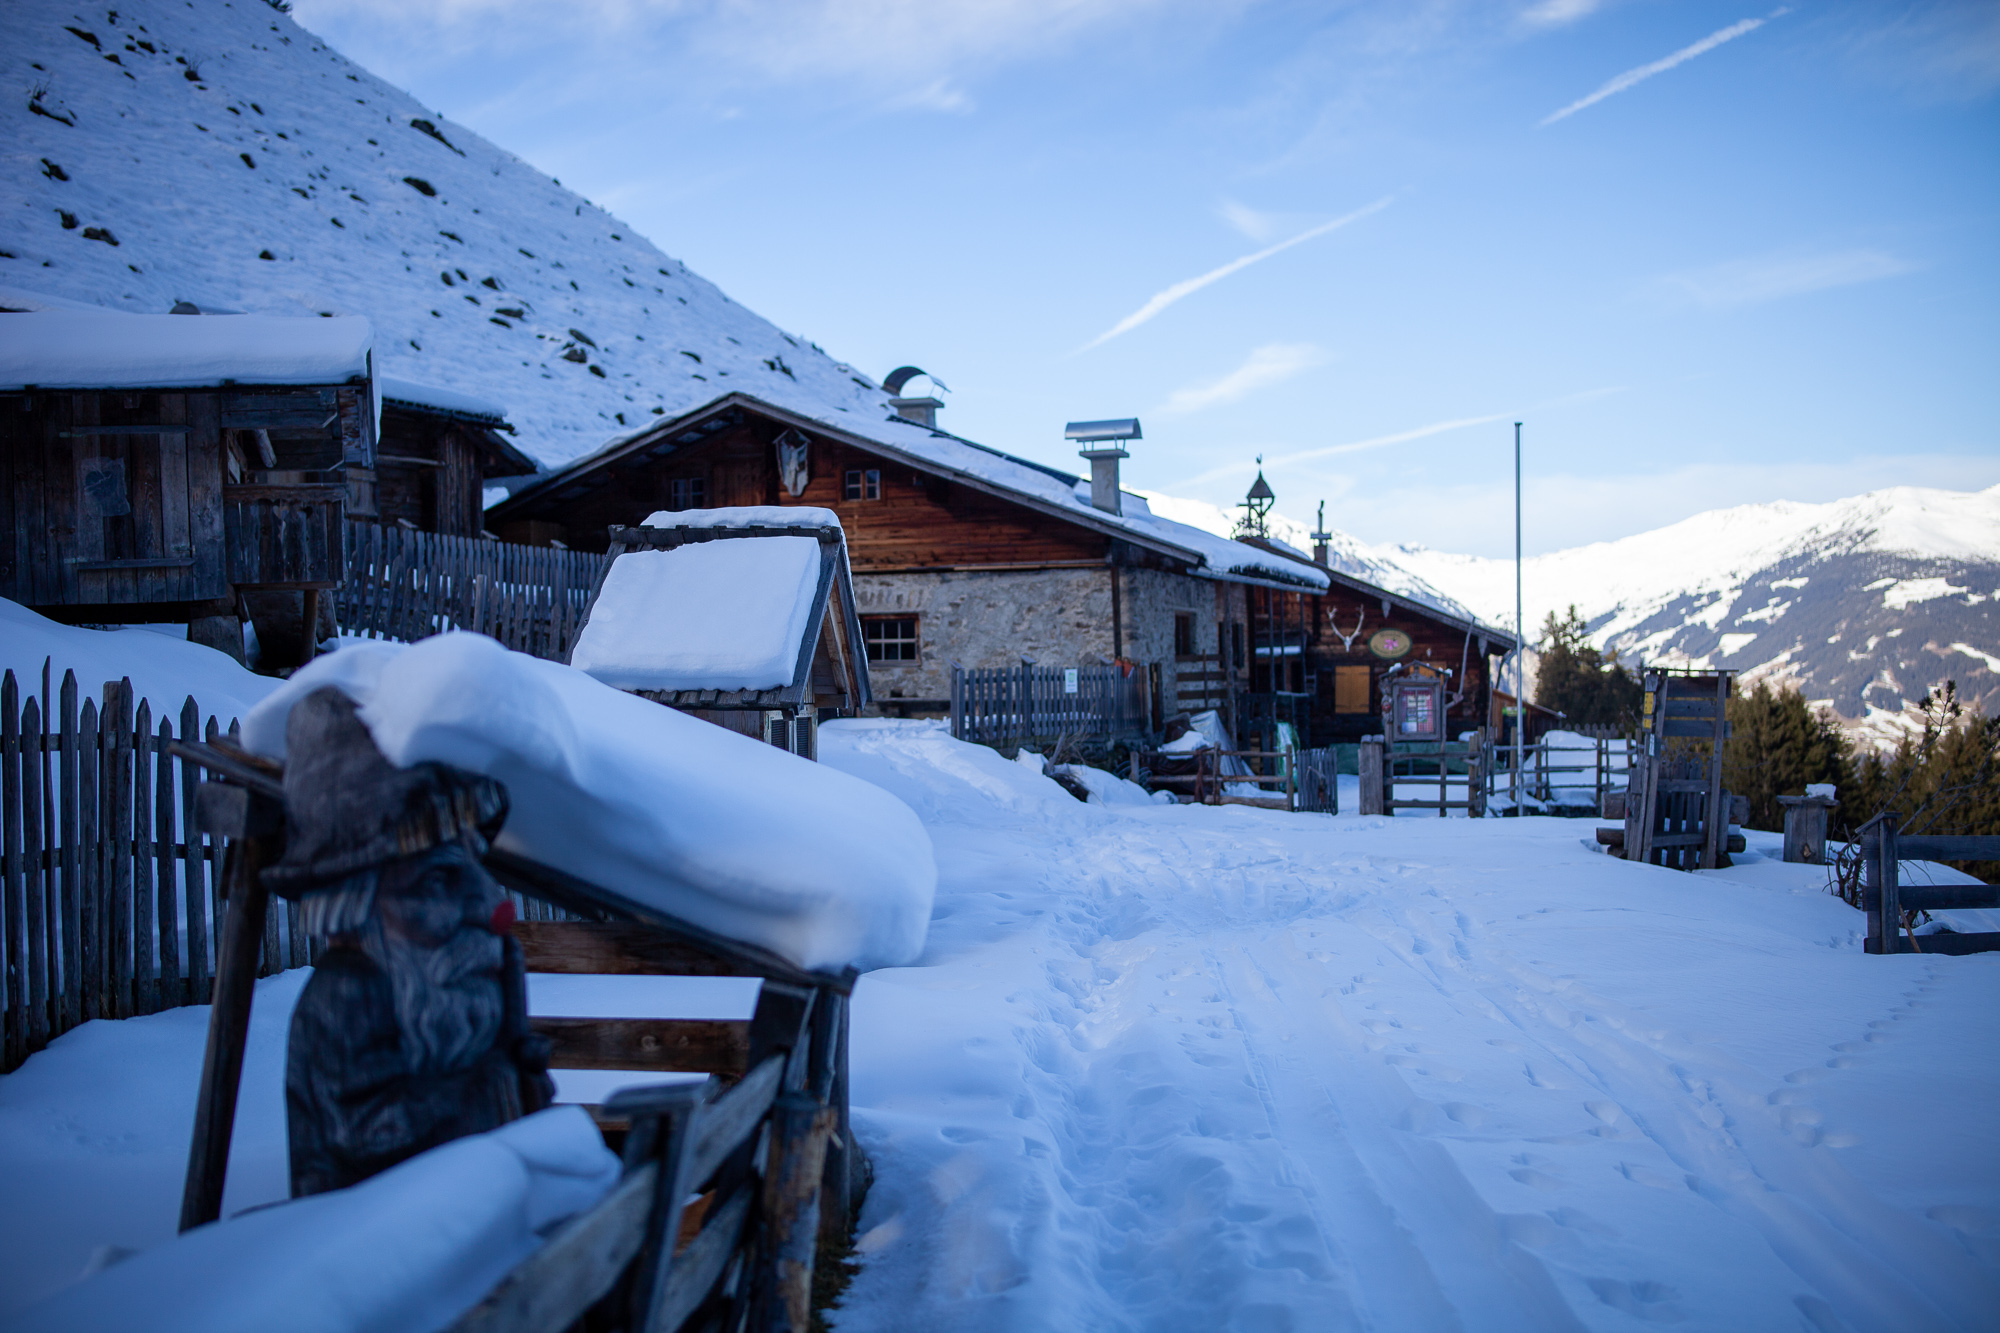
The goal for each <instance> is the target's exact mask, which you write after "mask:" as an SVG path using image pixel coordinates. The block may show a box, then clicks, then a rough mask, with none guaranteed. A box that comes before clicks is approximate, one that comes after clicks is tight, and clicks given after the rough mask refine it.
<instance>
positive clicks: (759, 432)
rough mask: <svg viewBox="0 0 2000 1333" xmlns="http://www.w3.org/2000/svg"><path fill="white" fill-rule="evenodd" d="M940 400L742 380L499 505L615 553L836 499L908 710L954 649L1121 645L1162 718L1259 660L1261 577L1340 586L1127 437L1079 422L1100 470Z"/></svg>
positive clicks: (944, 699) (862, 601)
mask: <svg viewBox="0 0 2000 1333" xmlns="http://www.w3.org/2000/svg"><path fill="white" fill-rule="evenodd" d="M911 404H914V405H915V406H911ZM937 406H938V404H937V401H936V400H935V399H922V400H917V399H896V400H893V402H890V403H887V404H885V407H884V415H883V417H881V418H876V419H872V420H869V419H863V418H861V416H860V414H858V413H857V414H849V413H846V412H826V413H825V414H824V415H813V414H811V413H809V412H807V411H805V410H801V409H799V408H796V407H788V406H785V405H781V404H777V403H773V402H770V401H766V400H764V399H760V398H756V397H752V396H751V395H748V394H744V393H732V394H728V395H725V396H723V397H720V398H717V399H715V400H714V401H712V402H709V403H707V404H705V405H703V406H702V407H700V408H697V409H695V410H693V411H690V412H687V413H685V414H683V415H681V416H678V417H673V418H669V419H664V420H662V421H660V422H658V423H656V424H654V425H652V426H649V427H647V428H646V429H644V430H641V431H637V432H634V433H633V434H630V435H628V436H625V437H623V438H622V439H619V440H617V441H615V442H613V443H612V444H611V445H609V446H607V447H606V448H604V449H602V450H600V451H598V452H597V453H596V454H593V455H590V456H588V457H586V458H583V459H580V460H578V461H577V462H576V463H573V464H571V465H570V466H568V467H565V468H562V469H560V470H558V471H555V472H552V473H550V474H548V475H546V476H543V477H540V478H537V479H536V480H534V481H532V482H530V483H528V484H527V485H526V486H523V487H522V488H520V489H518V490H516V491H515V492H514V494H513V495H512V496H511V497H509V498H508V499H507V500H505V501H503V502H502V503H500V504H499V505H496V506H495V507H494V508H493V509H491V510H489V511H488V512H487V523H488V526H489V527H491V528H492V529H493V530H494V531H496V532H498V533H499V534H500V535H501V536H502V537H503V538H506V539H508V540H512V541H519V542H529V543H536V544H546V543H548V542H551V541H560V542H562V543H565V544H567V545H569V546H571V547H574V548H578V549H582V550H591V551H603V550H606V549H608V547H609V545H610V543H611V542H612V540H613V533H614V532H617V531H619V530H625V531H627V532H629V530H630V529H631V527H632V526H633V525H635V524H638V523H639V522H640V521H641V520H642V519H645V518H646V516H647V515H649V514H652V513H654V512H655V511H658V510H665V511H668V512H669V514H673V513H690V512H692V511H697V510H703V509H710V508H717V507H737V506H769V507H773V508H780V509H782V508H786V507H793V506H810V507H814V508H818V509H823V510H827V511H830V512H831V513H832V514H833V515H835V516H836V517H837V519H838V521H839V524H840V526H841V527H842V529H844V531H845V534H846V543H847V554H848V559H849V561H850V562H851V565H852V569H853V587H854V596H855V600H856V604H857V619H858V623H859V631H860V636H861V643H862V648H863V655H864V657H865V660H866V663H867V667H868V670H869V672H870V676H871V680H872V682H873V685H872V688H873V695H874V705H875V707H876V708H877V709H879V710H881V711H882V712H885V713H889V714H892V715H903V716H942V715H944V714H945V713H947V711H948V709H949V700H950V683H951V671H952V668H953V666H954V665H958V666H961V667H964V668H998V667H1016V668H1018V667H1019V666H1020V665H1021V664H1022V661H1023V659H1029V660H1032V661H1036V662H1039V663H1041V664H1043V665H1044V666H1072V665H1078V666H1080V665H1095V664H1102V663H1110V662H1114V661H1122V662H1126V663H1137V664H1142V665H1143V666H1145V668H1146V669H1147V670H1148V672H1149V674H1150V681H1149V693H1150V695H1151V697H1152V700H1153V707H1152V709H1151V712H1152V718H1151V721H1152V723H1153V725H1154V726H1155V727H1157V726H1158V725H1160V723H1161V722H1163V721H1164V719H1165V718H1166V717H1168V716H1170V715H1172V714H1174V713H1176V712H1180V711H1184V710H1186V709H1191V708H1199V707H1201V706H1204V705H1205V704H1214V703H1218V702H1226V700H1227V699H1228V698H1229V696H1230V693H1231V692H1232V690H1234V689H1236V688H1239V687H1240V685H1241V683H1242V681H1243V679H1244V677H1245V670H1244V659H1243V658H1242V656H1241V653H1240V651H1238V652H1237V653H1236V654H1235V655H1234V656H1232V655H1231V654H1230V652H1229V651H1228V649H1229V646H1230V645H1232V644H1234V645H1239V648H1240V645H1242V644H1243V643H1245V642H1246V641H1247V636H1248V632H1249V625H1248V617H1249V601H1248V596H1249V594H1250V593H1251V591H1252V590H1257V589H1271V590H1278V591H1282V592H1304V593H1318V592H1320V591H1322V590H1323V589H1324V588H1325V587H1326V586H1327V577H1326V574H1325V572H1324V571H1322V570H1320V569H1317V568H1316V567H1314V566H1313V565H1312V564H1311V563H1310V562H1308V561H1304V560H1302V559H1294V558H1288V557H1285V556H1279V555H1273V554H1271V553H1270V552H1267V551H1263V550H1259V549H1256V548H1253V547H1251V546H1247V545H1245V544H1243V543H1240V542H1233V541H1229V540H1227V539H1224V538H1220V537H1216V536H1214V535H1213V534H1210V533H1207V532H1203V531H1200V530H1198V529H1195V528H1192V527H1188V526H1187V525H1184V524H1180V523H1173V522H1170V521H1168V520H1165V519H1162V518H1160V517H1158V516H1156V515H1154V514H1152V513H1151V511H1150V510H1149V509H1148V508H1147V506H1146V503H1145V501H1144V500H1143V499H1141V498H1140V497H1138V496H1135V495H1131V494H1129V493H1126V492H1123V491H1122V490H1121V489H1120V488H1119V486H1118V484H1117V466H1116V465H1117V460H1118V459H1121V458H1123V457H1125V453H1124V451H1123V449H1122V448H1121V447H1118V445H1119V442H1118V441H1117V440H1110V441H1099V440H1093V439H1088V438H1084V437H1082V436H1077V435H1075V433H1074V432H1072V435H1073V438H1078V439H1079V441H1080V442H1081V443H1083V444H1084V445H1085V446H1086V447H1085V450H1084V457H1085V458H1086V459H1088V460H1090V462H1091V466H1092V473H1093V476H1092V478H1090V479H1088V480H1086V479H1085V478H1083V477H1079V476H1076V475H1073V474H1071V473H1068V472H1064V471H1062V470H1060V469H1057V468H1053V467H1049V466H1047V465H1045V464H1041V463H1036V462H1031V461H1029V460H1026V459H1021V458H1016V457H1013V456H1011V455H1008V454H1005V453H1002V452H1000V451H998V450H995V449H991V448H987V447H986V446H983V445H979V444H976V443H974V442H972V441H969V440H965V439H961V438H960V437H958V436H954V435H951V434H949V433H947V432H944V431H942V430H939V429H937V428H936V427H935V425H934V424H932V422H934V420H935V415H934V414H935V412H936V409H937ZM892 412H894V413H896V415H891V414H890V413H892ZM904 412H913V413H915V414H916V416H914V417H913V416H906V415H901V413H904ZM830 417H837V418H839V419H837V420H831V419H828V418H830ZM850 417H852V419H849V418H850ZM919 418H922V419H919ZM1077 424H1078V425H1103V424H1106V423H1077ZM1131 424H1132V426H1133V428H1134V430H1135V431H1136V423H1131ZM1126 438H1130V437H1126ZM1107 443H1108V444H1109V445H1110V447H1108V448H1107V447H1103V446H1105V445H1106V444H1107Z"/></svg>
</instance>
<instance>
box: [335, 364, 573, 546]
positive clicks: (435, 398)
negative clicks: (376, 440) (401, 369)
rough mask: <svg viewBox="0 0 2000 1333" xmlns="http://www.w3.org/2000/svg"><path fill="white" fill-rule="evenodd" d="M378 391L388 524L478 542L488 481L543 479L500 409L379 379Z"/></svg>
mask: <svg viewBox="0 0 2000 1333" xmlns="http://www.w3.org/2000/svg"><path fill="white" fill-rule="evenodd" d="M375 390H376V393H377V395H378V396H379V397H380V398H381V402H382V444H381V448H380V450H379V451H378V453H377V455H376V464H375V487H376V503H377V508H378V509H379V511H380V519H381V521H382V522H384V523H396V524H403V525H406V526H409V527H414V528H418V529H420V530H421V531H424V532H438V533H443V534H445V535H446V536H450V537H477V536H478V535H479V534H480V532H481V531H482V530H483V529H484V527H485V509H486V495H485V492H486V483H487V481H488V480H489V479H491V478H494V477H525V476H530V475H532V474H533V473H534V472H535V470H536V468H535V461H534V460H533V459H531V458H529V457H528V456H527V455H526V454H524V453H522V452H521V451H520V450H519V449H517V448H515V447H514V446H513V444H512V443H510V442H509V441H508V440H507V438H506V436H507V434H508V433H511V432H512V431H513V429H514V428H513V427H512V426H510V425H508V424H507V410H506V409H505V408H504V407H502V406H500V405H499V404H497V403H490V402H487V401H486V400H484V399H481V398H477V397H475V396H473V395H471V394H466V393H460V392H459V391H457V390H455V389H447V388H443V387H440V386H438V385H432V384H421V383H418V382H416V381H414V380H404V379H396V378H394V377H391V376H387V375H383V376H379V377H377V379H376V381H375Z"/></svg>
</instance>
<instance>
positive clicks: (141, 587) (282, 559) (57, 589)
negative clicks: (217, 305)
mask: <svg viewBox="0 0 2000 1333" xmlns="http://www.w3.org/2000/svg"><path fill="white" fill-rule="evenodd" d="M370 344H371V334H370V331H369V326H368V323H367V321H366V320H363V319H356V318H338V319H285V318H276V317H269V316H258V315H231V316H200V315H193V316H190V315H128V314H119V313H114V312H104V313H96V312H89V313H85V312H78V311H44V312H35V313H10V314H0V528H4V531H5V532H6V534H7V541H6V542H5V544H4V545H0V596H4V597H7V598H10V599H12V600H14V601H16V602H19V603H21V604H23V605H25V606H29V607H32V608H34V609H35V610H36V611H39V612H41V613H42V614H44V615H46V616H49V617H50V618H51V619H55V620H61V621H65V622H68V623H72V624H132V623H156V624H165V623H175V622H185V623H187V624H188V626H189V637H190V638H191V639H194V640H195V641H197V642H202V643H207V644H209V645H210V646H212V647H215V648H219V649H222V650H223V651H225V652H229V653H231V654H232V655H234V656H237V657H239V658H240V657H241V655H242V651H243V638H242V620H241V617H245V616H247V617H248V618H250V619H252V620H253V621H254V622H255V624H256V627H257V631H258V636H259V639H260V641H261V643H262V644H263V646H264V649H265V651H266V657H267V661H268V660H270V659H272V658H275V659H277V660H278V661H279V662H280V664H282V663H283V662H285V661H289V660H303V658H304V657H306V656H309V655H310V652H311V644H312V642H313V637H314V636H313V635H311V634H309V633H307V627H308V626H309V625H312V624H314V623H316V619H317V613H316V604H317V601H318V593H319V592H320V591H322V590H324V589H328V588H332V587H334V586H336V585H337V584H338V583H339V582H340V580H341V577H342V539H343V528H342V521H343V519H344V518H345V517H347V516H348V515H358V516H363V517H373V516H374V514H375V512H376V509H375V475H374V467H375V461H376V460H375V454H376V435H375V431H376V426H375V411H374V404H373V402H372V390H371V378H372V375H371V372H372V353H371V350H370Z"/></svg>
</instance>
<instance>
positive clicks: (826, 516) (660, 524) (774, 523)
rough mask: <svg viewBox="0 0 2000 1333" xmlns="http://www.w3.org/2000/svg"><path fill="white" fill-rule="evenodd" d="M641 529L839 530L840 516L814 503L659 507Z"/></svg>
mask: <svg viewBox="0 0 2000 1333" xmlns="http://www.w3.org/2000/svg"><path fill="white" fill-rule="evenodd" d="M639 526H640V527H642V528H732V529H733V528H819V529H822V530H824V531H831V532H840V531H841V526H840V515H838V514H836V513H834V512H833V511H832V510H831V509H822V508H820V507H819V506H818V505H734V506H731V507H728V508H723V509H680V510H671V509H662V510H660V511H659V512H658V513H654V514H648V515H647V516H646V521H645V522H644V523H641V524H640V525H639Z"/></svg>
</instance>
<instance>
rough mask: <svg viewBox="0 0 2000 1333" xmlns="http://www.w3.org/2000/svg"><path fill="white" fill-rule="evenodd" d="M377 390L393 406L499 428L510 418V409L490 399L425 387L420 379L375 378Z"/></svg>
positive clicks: (430, 386) (432, 385)
mask: <svg viewBox="0 0 2000 1333" xmlns="http://www.w3.org/2000/svg"><path fill="white" fill-rule="evenodd" d="M375 391H376V392H377V393H379V394H380V395H381V396H382V401H383V402H384V403H386V404H388V405H389V406H391V407H414V408H419V409H421V410H424V411H430V412H439V413H443V414H444V415H446V416H452V417H464V418H467V419H469V420H472V421H478V422H484V423H486V424H488V425H495V426H497V425H499V424H500V423H501V422H504V421H505V420H506V419H507V409H506V408H505V407H502V406H501V405H500V404H499V403H496V402H494V401H493V400H492V399H490V398H481V397H479V396H478V395H476V394H470V393H460V392H459V391H458V390H457V389H447V388H445V387H443V386H442V385H438V384H425V383H423V382H422V381H420V380H406V379H401V378H399V377H397V376H394V375H378V376H376V377H375Z"/></svg>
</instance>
